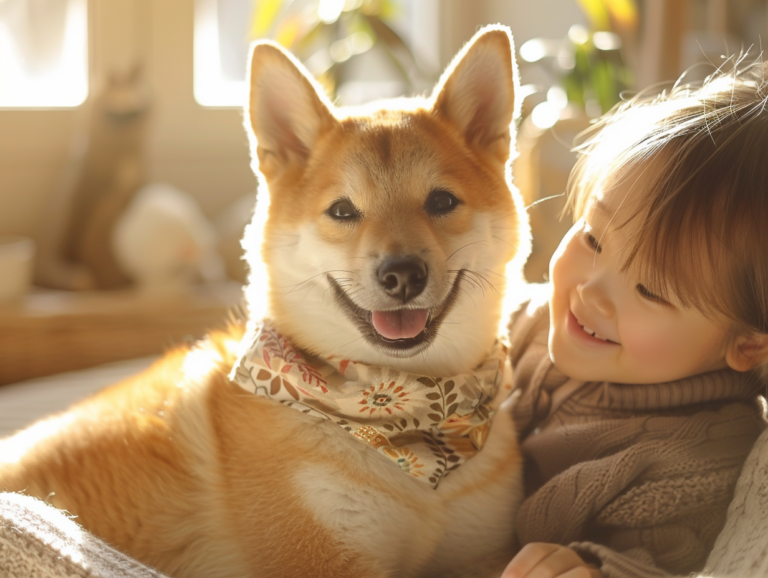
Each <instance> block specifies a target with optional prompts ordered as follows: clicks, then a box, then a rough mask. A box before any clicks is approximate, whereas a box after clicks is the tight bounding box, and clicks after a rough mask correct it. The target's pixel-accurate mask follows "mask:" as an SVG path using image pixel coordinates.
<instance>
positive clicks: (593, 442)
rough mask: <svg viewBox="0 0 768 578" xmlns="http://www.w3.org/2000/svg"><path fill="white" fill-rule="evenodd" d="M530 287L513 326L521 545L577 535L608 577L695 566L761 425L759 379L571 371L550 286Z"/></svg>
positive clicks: (566, 540)
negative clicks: (556, 341)
mask: <svg viewBox="0 0 768 578" xmlns="http://www.w3.org/2000/svg"><path fill="white" fill-rule="evenodd" d="M530 289H531V292H532V295H533V297H532V298H531V300H530V301H527V302H526V303H525V304H524V305H523V307H522V308H521V309H520V310H519V311H518V312H517V313H516V314H515V316H513V319H512V322H511V325H510V342H511V347H510V351H511V352H512V353H511V358H512V365H513V368H514V380H515V386H516V387H518V388H520V389H521V391H522V394H521V397H520V399H519V401H518V403H517V405H516V406H515V408H514V410H513V411H514V415H515V420H516V425H517V427H518V430H519V433H520V439H521V447H522V450H523V454H524V456H525V458H526V465H525V467H526V496H527V497H526V500H525V501H524V502H523V504H522V506H521V508H520V511H519V514H518V522H517V526H518V538H519V541H520V543H521V544H523V545H524V544H527V543H529V542H551V543H558V544H563V545H570V546H571V547H573V548H574V549H576V551H577V552H579V553H580V554H582V555H583V557H584V558H585V559H588V560H593V561H595V562H597V563H598V564H600V566H601V570H602V572H603V574H604V575H605V576H606V577H607V578H613V577H622V578H624V577H640V576H664V575H668V574H669V573H671V574H688V573H689V572H692V571H696V570H700V569H701V568H702V567H703V565H704V562H705V560H706V559H707V555H708V554H709V552H710V551H711V550H712V547H713V544H714V543H715V538H716V537H717V535H718V533H719V532H720V530H721V528H722V527H723V524H724V522H725V516H726V511H727V509H728V504H729V502H730V500H731V498H732V496H733V491H734V486H735V484H736V480H737V479H738V477H739V473H740V471H741V468H742V465H743V464H744V461H745V459H746V457H747V455H748V453H749V451H750V449H751V447H752V445H753V444H754V442H755V440H756V439H757V437H758V436H759V435H760V432H761V431H762V428H763V422H762V419H761V417H760V412H759V410H758V406H757V403H756V400H757V395H756V391H757V389H759V382H758V381H757V379H756V377H755V376H754V375H751V374H743V373H737V372H734V371H731V370H729V369H726V370H721V371H715V372H710V373H706V374H701V375H697V376H694V377H692V378H688V379H683V380H679V381H675V382H670V383H660V384H632V385H628V384H613V383H605V382H603V383H598V382H577V381H575V380H572V379H569V378H568V377H566V376H564V375H563V374H562V373H560V372H559V371H558V370H557V369H556V368H555V367H554V366H553V365H552V363H551V361H550V359H549V354H548V351H547V335H548V330H549V311H548V307H547V304H546V299H547V295H548V287H547V286H546V285H544V286H538V287H537V286H534V287H531V288H530Z"/></svg>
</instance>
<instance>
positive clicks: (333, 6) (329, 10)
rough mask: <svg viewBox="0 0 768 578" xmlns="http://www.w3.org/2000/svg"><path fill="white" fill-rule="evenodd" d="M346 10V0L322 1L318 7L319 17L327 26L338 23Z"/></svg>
mask: <svg viewBox="0 0 768 578" xmlns="http://www.w3.org/2000/svg"><path fill="white" fill-rule="evenodd" d="M342 10H344V0H320V5H319V6H318V7H317V15H318V16H319V17H320V20H322V21H323V22H325V23H326V24H331V23H333V22H336V20H338V19H339V16H341V12H342Z"/></svg>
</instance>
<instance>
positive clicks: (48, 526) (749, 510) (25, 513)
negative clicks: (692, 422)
mask: <svg viewBox="0 0 768 578" xmlns="http://www.w3.org/2000/svg"><path fill="white" fill-rule="evenodd" d="M766 536H768V431H765V432H763V434H762V435H761V436H760V438H759V439H758V440H757V443H756V444H755V447H754V448H753V450H752V453H751V454H750V455H749V458H748V459H747V461H746V463H745V464H744V470H743V471H742V473H741V477H740V478H739V481H738V484H737V485H736V491H735V494H734V497H733V501H732V502H731V505H730V508H729V509H728V518H727V520H726V523H725V527H724V528H723V530H722V532H721V533H720V535H719V537H718V539H717V542H716V543H715V546H714V549H713V550H712V553H711V554H710V556H709V559H708V560H707V565H706V568H705V570H704V572H703V573H702V574H701V575H700V576H701V578H703V577H704V576H706V577H707V578H744V577H747V576H768V540H766ZM0 574H1V575H2V576H3V578H28V577H30V576H35V577H39V578H60V577H61V578H63V577H73V578H81V577H89V578H117V577H124V578H166V577H165V575H164V574H161V573H160V572H158V571H156V570H153V569H152V568H149V567H147V566H144V565H142V564H140V563H138V562H136V561H135V560H133V559H131V558H129V557H128V556H126V555H124V554H122V553H120V552H118V551H117V550H115V549H114V548H112V547H110V546H108V545H107V544H105V543H104V542H102V541H101V540H99V539H98V538H95V537H94V536H92V535H91V534H89V533H88V532H86V531H85V530H83V529H82V528H81V527H80V526H79V525H78V524H77V523H75V522H74V521H73V520H72V519H70V518H69V517H67V516H66V515H65V514H64V513H63V512H61V511H59V510H56V509H55V508H53V507H51V506H48V505H46V504H44V503H43V502H41V501H40V500H37V499H35V498H31V497H29V496H23V495H19V494H0Z"/></svg>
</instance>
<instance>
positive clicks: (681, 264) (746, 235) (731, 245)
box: [625, 116, 768, 332]
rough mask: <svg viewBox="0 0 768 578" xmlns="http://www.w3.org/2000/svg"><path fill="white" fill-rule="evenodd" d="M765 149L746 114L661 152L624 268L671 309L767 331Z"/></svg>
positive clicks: (767, 136)
mask: <svg viewBox="0 0 768 578" xmlns="http://www.w3.org/2000/svg"><path fill="white" fill-rule="evenodd" d="M737 135H738V138H734V137H735V136H737ZM765 150H768V125H766V123H765V122H764V119H762V118H757V117H754V118H752V117H748V116H747V117H741V118H738V122H733V123H732V124H731V125H730V126H728V127H725V128H722V130H720V131H718V132H717V133H707V134H702V135H701V136H700V137H697V138H689V139H685V140H683V141H681V142H675V141H671V142H670V143H669V144H668V145H667V146H665V147H664V148H663V149H661V150H660V151H659V154H658V155H656V156H658V157H659V160H662V159H663V162H660V163H654V164H657V165H658V167H659V168H658V171H657V173H656V175H655V178H654V179H653V181H652V182H648V183H645V184H644V185H643V187H642V193H643V194H644V197H645V200H644V202H643V203H641V204H639V205H640V207H639V209H638V210H637V211H636V214H635V215H633V217H632V219H631V220H638V222H639V224H638V226H632V227H629V228H628V230H630V231H631V232H632V238H631V241H630V243H631V246H632V250H631V251H630V256H629V258H628V260H627V263H626V265H625V268H626V269H632V270H633V271H634V272H635V273H636V274H637V275H638V276H639V278H641V279H644V280H647V281H644V282H647V283H648V288H649V290H652V291H653V292H656V293H657V294H659V295H660V296H662V297H664V298H665V299H667V300H669V301H670V302H672V303H676V304H679V305H682V306H684V307H695V308H697V309H699V310H700V311H701V312H702V313H704V314H706V315H710V316H717V315H718V314H719V315H723V316H725V317H726V318H729V319H732V320H737V321H740V322H741V323H742V324H744V325H748V326H749V327H751V328H753V329H756V330H759V331H761V332H768V319H766V315H765V314H764V313H762V312H764V311H768V307H766V306H768V287H767V286H766V284H768V265H766V263H767V262H768V259H766V257H765V251H766V249H768V223H764V222H761V219H760V215H765V214H768V194H766V193H768V165H766V164H765V163H764V162H762V161H761V158H760V157H761V155H760V154H756V153H759V152H760V151H765ZM665 157H666V158H665ZM646 185H647V186H646ZM647 187H648V188H647ZM627 224H629V223H627ZM651 288H653V289H651ZM755 304H758V306H757V307H756V306H755Z"/></svg>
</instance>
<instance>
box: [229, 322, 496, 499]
mask: <svg viewBox="0 0 768 578" xmlns="http://www.w3.org/2000/svg"><path fill="white" fill-rule="evenodd" d="M510 376H511V369H510V364H509V362H508V359H507V348H506V347H505V346H504V345H503V344H502V343H501V342H500V341H496V343H495V344H494V346H493V350H492V351H491V354H490V355H489V356H488V358H487V359H486V360H485V361H484V362H483V363H482V364H481V365H480V366H479V367H478V368H477V369H476V370H475V372H474V373H472V374H465V375H458V376H455V377H451V378H443V377H436V378H432V377H426V376H420V375H414V374H411V373H405V372H403V371H400V370H397V369H392V368H387V367H375V366H368V365H363V364H361V363H356V362H354V361H350V360H347V359H336V358H331V359H328V360H326V361H324V362H323V361H319V362H315V361H313V362H312V364H311V365H310V362H309V361H308V360H306V359H305V358H304V357H302V355H301V354H300V353H299V352H298V351H296V350H295V349H294V348H293V346H292V345H291V344H290V343H289V342H288V341H287V339H286V338H285V337H283V336H282V335H280V334H279V333H278V332H277V331H276V330H275V328H274V327H272V326H271V325H270V324H269V322H263V323H261V324H260V325H259V327H257V329H256V332H255V337H254V338H253V341H252V342H251V344H250V346H249V347H248V349H247V351H246V352H245V354H244V355H242V356H241V357H240V359H239V360H238V362H237V363H236V364H235V367H234V369H233V370H232V374H231V375H230V379H232V380H233V381H234V382H235V383H237V384H238V385H239V386H240V387H242V388H243V389H244V390H246V391H250V392H252V393H255V394H256V395H261V396H264V397H268V398H270V399H274V400H276V401H279V402H280V403H282V404H284V405H287V406H288V407H291V408H293V409H296V410H299V411H301V412H302V413H305V414H307V415H311V416H314V417H318V418H321V419H327V420H331V421H332V422H334V423H336V424H337V425H339V426H340V427H341V428H343V429H344V430H345V431H347V432H349V434H350V435H352V436H354V437H355V438H357V439H358V440H360V441H361V442H363V443H366V444H368V445H369V446H370V447H372V448H374V449H376V450H378V451H379V452H381V453H382V454H384V455H385V456H387V457H388V458H389V459H391V460H392V461H393V462H395V463H396V464H397V465H398V466H400V468H401V469H402V470H403V471H404V472H405V473H407V474H409V475H411V476H413V477H414V478H416V479H418V480H420V481H422V482H425V483H429V484H430V485H431V486H432V487H433V488H437V485H438V484H439V483H440V480H441V479H442V478H443V477H445V476H447V475H448V474H449V473H450V472H452V471H453V470H455V469H456V468H458V467H459V466H460V465H461V464H462V463H464V461H465V460H467V459H469V458H471V457H472V456H474V455H475V454H477V452H478V451H480V449H481V448H482V447H483V444H484V443H485V440H486V437H487V435H488V431H489V429H490V421H491V417H492V414H493V411H492V410H491V409H490V407H489V404H490V402H491V401H492V400H493V398H494V396H495V395H496V392H497V391H498V389H499V387H500V385H501V383H502V380H503V381H504V382H505V383H509V382H510Z"/></svg>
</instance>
